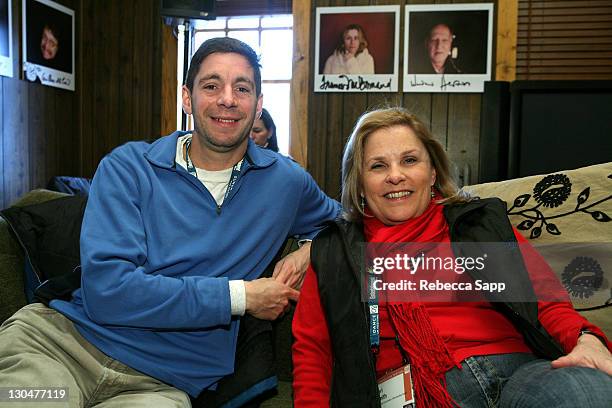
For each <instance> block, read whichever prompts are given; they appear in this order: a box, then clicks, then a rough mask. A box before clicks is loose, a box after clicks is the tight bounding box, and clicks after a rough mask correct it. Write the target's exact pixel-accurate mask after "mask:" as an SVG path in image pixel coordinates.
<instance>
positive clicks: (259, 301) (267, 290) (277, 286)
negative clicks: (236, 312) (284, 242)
mask: <svg viewBox="0 0 612 408" xmlns="http://www.w3.org/2000/svg"><path fill="white" fill-rule="evenodd" d="M309 263H310V242H307V243H305V244H304V245H302V246H301V248H299V249H298V250H296V251H294V252H292V253H290V254H289V255H287V256H285V257H284V258H283V259H281V260H280V261H278V263H277V264H276V266H275V267H274V272H273V273H272V277H271V278H259V279H255V280H253V281H245V282H244V287H245V291H246V312H247V313H249V314H250V315H252V316H254V317H257V318H258V319H264V320H275V319H276V318H278V317H279V316H280V315H281V314H283V313H284V312H285V311H287V309H289V307H290V305H291V303H290V301H297V300H298V298H299V296H300V292H299V289H300V288H301V287H302V283H303V282H304V275H305V274H306V269H307V268H308V264H309Z"/></svg>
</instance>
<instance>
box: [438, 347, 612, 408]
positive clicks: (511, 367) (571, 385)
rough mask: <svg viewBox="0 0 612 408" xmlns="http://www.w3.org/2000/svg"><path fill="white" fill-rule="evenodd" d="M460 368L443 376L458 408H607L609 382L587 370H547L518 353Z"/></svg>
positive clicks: (611, 397) (611, 401)
mask: <svg viewBox="0 0 612 408" xmlns="http://www.w3.org/2000/svg"><path fill="white" fill-rule="evenodd" d="M461 365H462V369H459V368H457V367H455V368H453V369H452V370H450V371H449V372H448V373H447V374H446V381H447V387H448V391H449V393H450V394H451V396H452V397H453V398H454V399H455V401H456V402H457V403H458V404H459V406H461V407H466V408H472V407H502V408H505V407H538V408H552V407H554V408H557V407H602V408H604V407H605V408H609V407H612V377H610V376H608V375H607V374H605V373H604V372H602V371H599V370H595V369H592V368H585V367H568V368H559V369H553V368H551V367H550V361H548V360H542V359H538V358H536V357H535V356H533V355H531V354H523V353H513V354H498V355H490V356H475V357H469V358H467V359H465V360H464V361H463V362H462V363H461Z"/></svg>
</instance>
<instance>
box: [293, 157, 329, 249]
mask: <svg viewBox="0 0 612 408" xmlns="http://www.w3.org/2000/svg"><path fill="white" fill-rule="evenodd" d="M300 172H301V173H302V182H303V187H302V190H301V193H302V196H301V199H300V205H299V208H298V211H297V216H296V218H295V221H294V223H293V226H292V228H291V231H290V234H291V235H297V236H298V238H300V239H313V238H314V237H315V236H316V235H317V234H318V233H319V231H320V230H321V228H322V227H323V224H325V223H326V222H327V221H332V220H334V219H336V218H337V217H339V216H340V213H341V207H340V203H338V202H337V201H336V200H332V199H331V198H329V197H328V196H327V195H326V194H325V193H324V192H323V191H321V189H320V188H319V186H318V185H317V183H316V182H315V181H314V179H313V178H312V176H311V175H310V174H308V172H306V171H305V170H304V169H302V168H300Z"/></svg>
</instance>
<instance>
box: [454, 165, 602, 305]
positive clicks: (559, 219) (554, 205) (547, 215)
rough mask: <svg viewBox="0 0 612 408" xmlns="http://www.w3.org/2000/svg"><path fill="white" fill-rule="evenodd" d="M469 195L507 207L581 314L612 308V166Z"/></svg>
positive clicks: (489, 186) (491, 186) (478, 188)
mask: <svg viewBox="0 0 612 408" xmlns="http://www.w3.org/2000/svg"><path fill="white" fill-rule="evenodd" d="M464 191H467V192H469V193H470V194H471V195H473V196H480V197H483V198H484V197H499V198H501V199H502V200H504V201H506V202H507V203H508V210H507V212H508V217H509V218H510V222H511V223H512V225H514V226H515V227H516V228H517V229H518V230H519V231H520V232H521V234H523V236H525V238H527V239H528V240H529V241H530V243H531V244H532V245H533V246H534V247H536V248H537V249H538V251H539V252H540V253H541V254H542V255H543V256H544V258H545V259H546V261H547V262H548V263H549V264H550V266H551V267H552V268H553V270H554V271H555V272H556V273H557V275H558V277H559V279H560V280H561V282H562V283H563V285H564V286H565V288H566V289H567V291H568V292H569V294H570V296H571V299H572V302H573V304H574V306H575V307H576V309H577V310H589V309H596V308H601V307H605V306H610V305H612V286H611V285H610V281H611V280H612V224H611V223H610V220H611V217H612V163H605V164H598V165H595V166H589V167H583V168H580V169H576V170H568V171H560V172H557V173H553V174H548V175H539V176H530V177H524V178H519V179H513V180H507V181H502V182H496V183H486V184H479V185H473V186H466V187H464Z"/></svg>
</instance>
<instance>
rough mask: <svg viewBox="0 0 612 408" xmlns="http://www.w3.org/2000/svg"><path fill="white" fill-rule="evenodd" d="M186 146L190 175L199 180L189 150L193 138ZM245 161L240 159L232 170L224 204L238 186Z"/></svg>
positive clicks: (186, 160)
mask: <svg viewBox="0 0 612 408" xmlns="http://www.w3.org/2000/svg"><path fill="white" fill-rule="evenodd" d="M185 146H186V149H185V151H186V155H185V156H186V157H185V163H186V164H187V171H188V172H189V174H191V175H192V176H194V177H195V178H198V172H197V170H196V168H195V166H194V165H193V162H192V161H191V158H190V157H189V149H190V148H191V137H190V138H189V139H187V141H186V142H185ZM243 161H244V159H240V161H239V162H238V163H236V164H234V167H233V168H232V175H231V176H230V180H229V183H228V184H227V190H225V195H224V196H223V202H226V201H227V197H229V195H230V192H231V191H232V189H233V188H234V186H235V185H236V181H237V180H238V177H239V176H240V171H241V169H242V162H243Z"/></svg>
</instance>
